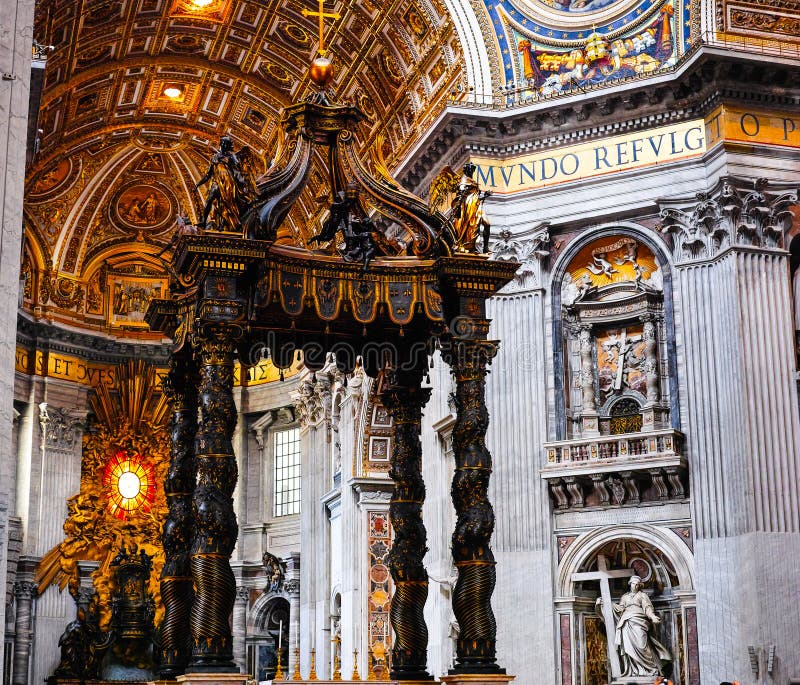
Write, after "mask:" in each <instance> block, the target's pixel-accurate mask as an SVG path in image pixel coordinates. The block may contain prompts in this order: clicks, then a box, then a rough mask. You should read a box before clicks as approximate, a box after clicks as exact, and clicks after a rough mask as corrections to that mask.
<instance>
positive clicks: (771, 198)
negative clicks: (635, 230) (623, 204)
mask: <svg viewBox="0 0 800 685" xmlns="http://www.w3.org/2000/svg"><path fill="white" fill-rule="evenodd" d="M768 185H769V181H768V180H767V179H758V180H756V181H746V180H743V179H737V178H732V177H726V178H723V179H721V180H720V181H719V183H718V184H717V186H716V187H715V188H714V189H712V190H711V191H709V192H702V193H698V194H697V197H696V202H695V203H694V205H691V204H689V203H676V202H673V201H670V202H667V201H662V202H661V203H660V204H661V206H662V210H661V230H662V232H664V233H670V234H672V236H673V240H674V251H675V256H676V258H677V259H678V260H681V261H695V260H702V259H711V258H713V257H715V256H717V255H718V254H720V253H721V252H723V251H724V250H725V249H727V248H729V247H759V248H777V249H783V248H784V247H785V235H786V231H787V230H788V229H789V228H790V227H791V225H792V214H791V212H790V211H789V207H790V206H791V205H792V204H795V203H796V202H797V192H795V191H791V192H778V193H768V192H767V191H766V188H767V186H768ZM680 204H688V206H686V207H680V206H679V205H680Z"/></svg>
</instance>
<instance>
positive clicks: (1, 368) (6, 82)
mask: <svg viewBox="0 0 800 685" xmlns="http://www.w3.org/2000/svg"><path fill="white" fill-rule="evenodd" d="M34 4H35V3H34V0H11V3H10V5H9V4H6V5H5V6H4V11H3V12H2V13H0V36H3V39H2V40H0V73H2V74H3V78H2V80H0V232H2V233H1V234H0V320H2V321H4V322H5V324H6V325H4V326H3V327H2V332H0V587H1V588H5V587H6V566H7V564H6V559H7V555H8V549H7V538H8V516H9V515H11V514H13V512H11V511H10V510H9V508H10V503H11V493H10V488H11V487H13V482H14V481H13V477H12V474H13V470H14V463H13V458H14V457H13V455H14V450H13V447H12V430H13V429H12V427H13V414H14V404H13V400H14V353H15V350H16V327H15V326H14V325H13V323H12V322H14V321H16V319H17V302H18V300H17V295H18V292H19V256H20V244H21V240H22V197H23V191H24V182H25V181H24V179H25V174H24V173H23V170H24V169H25V158H26V147H27V146H26V138H27V131H28V99H29V91H30V76H31V46H32V44H33V9H34ZM5 604H6V603H5V601H3V602H0V626H5Z"/></svg>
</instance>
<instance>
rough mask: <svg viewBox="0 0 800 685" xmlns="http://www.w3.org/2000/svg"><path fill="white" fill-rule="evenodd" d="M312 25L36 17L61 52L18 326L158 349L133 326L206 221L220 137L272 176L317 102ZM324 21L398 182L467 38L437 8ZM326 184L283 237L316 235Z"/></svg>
mask: <svg viewBox="0 0 800 685" xmlns="http://www.w3.org/2000/svg"><path fill="white" fill-rule="evenodd" d="M318 7H319V3H318V0H82V1H78V2H76V1H75V0H40V2H39V3H38V6H37V18H36V38H37V40H38V41H39V42H40V43H42V44H44V45H52V46H53V47H54V49H53V51H52V52H51V53H50V55H49V57H48V59H47V62H46V68H45V73H44V83H43V88H42V96H41V103H40V108H39V119H38V128H39V129H40V133H39V139H40V140H39V144H38V152H37V154H36V156H35V158H34V159H33V161H32V163H31V164H30V165H29V168H28V170H27V177H26V178H27V180H26V204H25V224H26V226H25V227H26V242H25V247H24V253H23V257H22V259H23V263H22V274H23V276H22V277H23V279H24V284H23V308H24V309H26V310H28V311H30V312H31V313H33V314H35V315H37V316H43V317H46V318H49V319H53V320H61V321H65V322H68V323H70V324H72V325H76V324H77V325H79V326H82V327H88V328H93V329H98V330H104V331H107V332H109V333H112V334H114V335H125V336H128V337H130V336H133V337H137V336H138V337H147V336H148V333H147V330H146V327H145V326H144V324H143V322H142V321H141V316H140V314H141V312H140V311H138V310H142V309H143V308H146V307H145V305H146V300H147V299H148V298H149V297H153V296H158V294H159V293H163V288H166V287H168V285H167V283H166V271H165V268H164V264H163V261H162V260H163V257H164V255H163V254H161V255H159V253H161V252H162V251H163V250H164V248H165V247H166V246H167V245H168V243H169V241H170V239H171V237H172V236H173V235H174V231H175V230H176V223H175V219H176V216H177V215H178V214H179V213H185V214H187V215H188V216H189V217H190V218H191V219H192V220H193V221H197V220H198V218H199V213H200V211H201V208H202V202H203V197H202V196H201V194H200V193H199V192H198V191H197V190H195V187H194V186H195V183H196V182H197V180H198V179H200V178H201V177H202V175H203V174H204V172H205V170H206V169H207V167H208V160H209V158H210V156H211V155H212V154H213V152H214V149H215V147H216V146H217V145H218V142H219V138H220V136H221V135H224V134H226V133H227V134H229V135H231V136H232V138H233V139H234V141H235V145H236V147H240V146H242V145H248V146H249V147H250V148H251V149H252V150H253V151H254V152H255V153H256V155H257V157H258V158H259V159H260V160H261V161H262V163H263V164H264V168H266V165H267V164H269V162H270V161H271V160H272V159H273V158H274V157H275V155H276V153H277V150H278V146H279V143H280V141H281V139H282V136H281V132H280V128H279V116H280V110H281V108H282V107H284V106H286V105H289V104H291V103H292V102H296V101H297V100H299V99H302V98H303V97H305V96H306V95H307V94H308V93H309V92H310V90H311V85H310V82H309V79H308V75H307V70H308V65H309V63H310V61H311V60H312V59H313V57H314V56H315V54H316V51H317V48H318V38H317V20H316V18H314V17H309V16H305V15H304V14H303V10H306V11H317V10H318ZM325 11H326V12H334V11H335V12H338V13H339V14H340V15H341V18H340V19H338V20H336V21H334V22H332V21H331V20H327V25H326V28H325V34H326V42H327V44H328V47H329V49H330V53H329V55H328V56H329V57H330V58H331V59H332V60H333V62H334V65H335V68H336V75H335V80H334V83H333V89H334V91H335V92H336V93H337V95H338V96H339V98H340V99H342V100H345V101H349V102H352V103H354V104H357V105H358V106H359V107H360V108H361V109H362V110H363V111H364V113H365V114H367V116H368V117H369V121H368V122H367V123H365V124H364V125H363V127H362V129H361V131H360V142H361V143H362V146H363V150H364V154H365V157H366V158H370V157H371V156H374V155H375V154H376V151H377V150H380V152H381V153H382V155H383V157H384V159H385V160H386V162H387V163H388V164H389V166H390V167H391V165H392V163H393V162H394V161H395V160H397V159H399V158H400V157H402V155H403V154H404V153H405V152H406V151H407V150H408V147H409V146H410V145H412V144H413V142H414V140H415V136H416V135H418V134H419V133H420V132H421V131H423V130H424V128H425V126H426V125H427V124H428V123H429V122H430V120H431V119H432V118H433V117H434V116H435V115H436V114H437V113H438V112H439V111H440V110H441V109H442V107H443V106H444V104H445V102H446V100H447V97H448V96H449V94H450V93H451V92H452V91H453V90H454V89H455V88H457V87H458V86H459V85H462V81H463V73H462V67H461V64H462V62H463V59H462V49H461V46H460V44H459V41H458V36H457V33H456V30H455V28H454V27H453V23H452V21H451V19H450V17H449V16H448V13H447V10H446V7H445V5H444V2H443V0H327V1H326V3H325ZM318 169H319V167H318ZM326 183H327V180H326V179H325V177H324V176H323V174H322V173H320V172H319V170H318V171H316V172H315V173H314V174H313V175H312V182H311V184H310V189H309V191H308V192H307V193H306V194H305V195H304V196H303V197H302V198H301V200H300V202H299V203H297V205H296V207H295V209H294V210H293V213H292V214H291V215H290V216H289V218H288V221H287V222H286V225H285V227H284V230H285V231H290V232H293V233H294V234H295V235H296V236H297V237H299V238H300V239H301V240H304V239H305V238H307V237H308V236H309V235H310V234H313V233H314V232H316V230H317V229H316V227H317V226H318V225H319V220H320V216H321V214H322V213H323V212H324V211H325V209H326V206H327V203H326V202H325V198H326V197H327V195H328V192H329V191H328V188H327V186H326ZM201 190H205V189H201ZM161 279H163V280H161ZM147 283H150V284H151V286H153V287H149V289H148V286H147ZM137 284H138V285H137ZM153 284H156V285H153ZM156 286H157V287H156ZM126 288H127V290H126ZM137 288H138V290H137ZM126 293H127V294H126ZM131 298H135V299H134V300H132V299H131ZM131 307H135V308H136V309H137V312H135V313H134V314H136V315H134V316H132V315H131V311H130V310H131ZM123 310H124V311H123Z"/></svg>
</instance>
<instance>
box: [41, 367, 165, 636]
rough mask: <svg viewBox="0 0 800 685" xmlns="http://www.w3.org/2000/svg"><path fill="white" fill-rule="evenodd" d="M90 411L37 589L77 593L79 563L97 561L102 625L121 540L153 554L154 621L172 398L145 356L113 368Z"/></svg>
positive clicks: (105, 624) (159, 611)
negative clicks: (64, 511)
mask: <svg viewBox="0 0 800 685" xmlns="http://www.w3.org/2000/svg"><path fill="white" fill-rule="evenodd" d="M91 404H92V409H93V412H94V418H93V420H92V422H91V424H90V427H89V430H88V431H87V433H86V434H85V435H84V438H83V456H82V459H81V487H80V492H78V493H77V494H76V495H73V496H72V497H70V498H69V500H68V503H67V504H68V511H69V514H68V516H67V520H66V521H65V522H64V534H65V539H64V541H63V542H62V543H61V544H59V545H57V546H56V547H54V548H53V549H52V550H50V551H49V552H48V553H47V554H46V555H45V556H44V558H43V559H42V561H41V562H39V565H38V567H37V570H36V582H37V583H38V587H39V593H40V594H41V593H43V592H44V591H45V590H46V589H47V587H48V586H49V585H51V584H53V583H55V584H57V585H58V587H59V588H60V589H62V590H63V589H64V588H65V587H68V588H69V591H70V593H71V594H72V596H73V597H75V598H77V596H78V590H79V587H80V576H79V571H78V562H80V561H98V562H100V567H99V568H98V570H97V571H95V573H94V574H93V575H92V578H93V581H94V586H95V590H96V591H97V593H96V595H95V599H94V601H95V603H96V606H97V609H98V614H99V616H100V628H101V630H108V628H109V624H110V621H111V590H112V587H111V582H112V581H111V578H112V574H111V570H110V565H111V561H112V560H113V558H114V556H115V555H116V554H117V552H118V551H119V549H120V547H121V546H123V545H124V546H125V547H126V548H127V549H128V550H129V551H135V550H136V549H137V548H138V549H140V550H141V549H143V550H144V551H145V552H146V553H147V554H149V555H150V556H152V557H153V569H152V573H151V576H150V582H149V590H150V592H151V593H152V596H153V599H154V601H155V605H156V625H158V623H159V622H160V621H161V618H162V615H163V607H162V605H161V595H160V591H159V579H160V575H161V568H162V567H163V565H164V552H163V549H162V546H161V526H162V523H163V521H164V520H165V519H166V515H167V503H166V497H165V495H164V489H163V487H162V483H163V482H164V479H165V477H166V473H167V469H168V467H169V434H168V431H167V430H166V423H167V419H168V414H169V405H168V402H167V400H166V398H165V397H164V395H163V394H162V393H161V391H160V386H159V383H158V378H157V375H156V370H155V368H154V367H153V366H151V365H149V364H147V363H146V362H144V361H141V360H138V361H130V362H128V363H126V364H122V365H120V366H118V367H116V368H115V369H114V383H113V386H112V387H110V388H109V387H108V386H105V385H101V386H99V387H97V388H96V389H95V394H94V396H93V397H92V398H91Z"/></svg>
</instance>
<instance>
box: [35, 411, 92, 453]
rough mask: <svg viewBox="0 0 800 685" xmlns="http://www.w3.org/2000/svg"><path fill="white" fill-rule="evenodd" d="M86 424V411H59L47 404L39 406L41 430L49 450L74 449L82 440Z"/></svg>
mask: <svg viewBox="0 0 800 685" xmlns="http://www.w3.org/2000/svg"><path fill="white" fill-rule="evenodd" d="M85 422H86V412H85V411H83V412H79V411H75V410H71V411H70V410H65V409H58V408H57V407H52V406H49V405H48V404H47V403H46V402H42V403H41V404H40V405H39V428H40V430H41V431H42V436H43V438H44V441H45V446H46V447H47V448H50V449H59V450H71V449H73V448H74V447H75V445H76V444H78V443H79V442H80V440H81V437H82V435H83V429H84V428H85Z"/></svg>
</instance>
